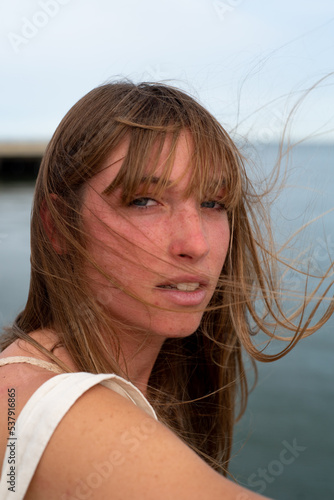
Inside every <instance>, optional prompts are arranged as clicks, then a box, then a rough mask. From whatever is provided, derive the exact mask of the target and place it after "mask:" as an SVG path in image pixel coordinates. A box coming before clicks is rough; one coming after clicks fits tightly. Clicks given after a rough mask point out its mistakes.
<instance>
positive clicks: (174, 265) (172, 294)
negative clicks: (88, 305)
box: [82, 132, 230, 338]
mask: <svg viewBox="0 0 334 500" xmlns="http://www.w3.org/2000/svg"><path fill="white" fill-rule="evenodd" d="M191 148H192V140H191V136H190V134H189V133H188V132H183V133H182V134H181V136H180V139H179V141H178V144H177V148H176V154H175V161H174V163H173V169H172V173H171V176H170V182H171V185H170V186H169V185H168V186H167V188H166V189H165V191H164V192H163V195H162V196H158V197H157V196H154V195H153V191H154V184H153V185H152V193H150V192H149V193H147V192H146V193H145V195H143V193H141V192H140V189H139V191H138V193H136V195H135V197H134V199H133V200H132V202H130V204H128V205H125V204H124V203H123V201H122V191H121V188H117V189H116V190H114V191H113V192H112V193H111V194H109V195H105V194H103V192H104V190H105V189H106V188H107V186H108V185H109V184H110V183H111V181H112V180H113V179H114V178H115V177H116V175H117V173H118V171H119V169H120V167H121V164H122V161H123V158H124V156H125V154H126V151H127V142H124V143H122V144H121V145H120V146H119V147H118V148H116V149H115V150H114V151H113V153H112V154H111V155H110V157H109V158H108V161H107V162H106V165H104V168H103V169H102V170H101V171H100V172H99V173H98V174H97V175H96V176H95V177H93V178H92V179H91V180H90V181H89V183H88V184H87V186H86V189H85V191H84V199H83V209H82V218H83V224H84V228H85V230H86V232H87V234H88V243H87V246H88V250H89V252H90V255H91V256H92V257H93V259H94V260H95V261H96V262H97V263H98V265H99V266H100V267H101V268H102V269H103V270H104V271H105V272H106V274H108V275H110V276H112V277H114V278H115V280H116V281H117V283H118V285H119V286H115V285H114V284H112V283H111V282H110V281H108V280H107V278H105V277H104V276H102V275H101V274H100V273H99V271H98V270H96V269H95V268H94V267H93V266H91V265H89V268H88V269H87V270H86V273H87V276H88V279H89V283H90V287H91V289H92V292H93V293H94V294H95V297H96V298H97V299H98V300H99V302H101V303H102V304H103V305H104V306H105V307H106V308H107V310H108V311H109V312H110V314H112V315H113V317H115V318H117V319H119V320H120V321H121V322H122V323H123V324H124V323H125V324H126V325H128V326H130V329H132V330H133V331H137V332H138V331H142V332H145V333H148V334H150V335H154V336H159V337H162V338H167V337H182V336H187V335H190V334H191V333H193V332H194V331H195V330H196V329H197V327H198V326H199V323H200V321H201V318H202V315H203V311H204V309H205V307H206V306H207V305H208V303H209V301H210V299H211V297H212V295H213V292H214V290H215V287H216V284H217V280H218V277H219V275H220V272H221V269H222V267H223V264H224V261H225V257H226V254H227V251H228V246H229V238H230V231H229V224H228V219H227V214H226V211H225V210H224V208H223V207H222V206H221V205H220V204H219V203H218V202H216V201H215V200H212V199H206V198H204V199H203V200H198V199H197V198H196V197H195V195H194V196H191V197H189V198H185V197H184V191H185V189H186V187H187V183H188V181H189V176H190V173H189V171H188V168H187V165H188V161H189V158H190V155H191ZM168 152H169V148H168V141H166V143H165V146H164V148H163V151H162V154H161V157H160V160H161V161H160V160H159V165H160V166H159V167H158V169H157V170H156V173H155V176H156V177H157V178H158V177H159V173H160V174H161V172H162V165H163V163H164V161H165V160H166V158H167V155H168ZM176 179H180V180H179V182H176V183H175V184H172V183H173V181H175V180H176ZM155 181H156V179H155ZM150 194H151V196H150ZM129 294H130V295H129ZM142 301H144V302H146V303H148V304H144V303H143V302H142ZM160 308H163V309H169V310H163V309H160Z"/></svg>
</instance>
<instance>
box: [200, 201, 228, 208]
mask: <svg viewBox="0 0 334 500" xmlns="http://www.w3.org/2000/svg"><path fill="white" fill-rule="evenodd" d="M201 207H202V208H213V209H217V210H226V207H225V205H224V203H221V202H219V201H215V200H209V201H203V202H202V203H201Z"/></svg>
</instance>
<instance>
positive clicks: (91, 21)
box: [0, 0, 334, 142]
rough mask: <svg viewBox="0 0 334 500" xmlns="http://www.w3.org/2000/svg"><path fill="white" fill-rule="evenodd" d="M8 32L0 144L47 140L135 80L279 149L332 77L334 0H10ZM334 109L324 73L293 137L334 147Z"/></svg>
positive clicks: (0, 10) (0, 15)
mask: <svg viewBox="0 0 334 500" xmlns="http://www.w3.org/2000/svg"><path fill="white" fill-rule="evenodd" d="M0 28H1V32H0V34H1V44H0V55H1V75H0V76H1V78H0V82H1V83H0V85H1V92H0V140H8V139H9V140H16V139H34V140H38V139H48V138H49V137H50V136H51V134H52V133H53V131H54V129H55V128H56V126H57V124H58V123H59V121H60V120H61V118H62V117H63V115H64V114H65V113H66V111H67V110H68V109H69V108H70V107H71V106H72V105H73V104H74V103H75V102H76V101H77V100H78V99H79V98H80V97H81V96H82V95H83V94H85V93H86V92H88V91H89V90H90V89H92V88H93V87H95V86H97V85H99V84H101V83H103V82H105V81H107V80H112V79H115V78H120V77H128V78H131V79H133V80H135V81H140V80H150V81H168V82H170V83H171V84H173V85H176V86H180V87H182V88H184V89H186V90H188V91H190V92H191V93H193V94H195V95H196V96H197V97H198V98H199V99H200V101H201V102H202V103H203V104H204V105H205V106H207V107H208V108H209V109H210V110H211V111H212V112H213V113H214V114H215V115H216V116H217V117H218V118H219V120H220V121H221V122H222V123H223V124H224V125H225V126H226V127H227V129H228V130H232V129H234V127H236V126H238V129H237V130H238V132H239V133H241V134H248V135H249V136H250V137H251V138H252V139H254V140H259V141H262V142H266V141H271V140H275V139H276V138H277V137H278V135H279V134H280V131H281V130H282V126H283V125H284V123H285V122H286V114H287V113H288V111H289V109H291V107H292V106H293V104H294V103H295V102H296V100H297V99H298V98H299V97H301V96H302V95H303V91H304V90H305V89H307V88H310V87H311V86H312V85H313V84H314V83H315V82H316V81H317V80H319V79H321V78H322V77H324V76H325V75H326V74H327V75H328V74H329V73H330V72H332V71H334V56H333V54H334V2H333V0H317V1H316V2H315V1H314V0H293V1H291V0H289V1H287V0H271V1H268V2H265V1H263V0H168V1H167V0H139V1H138V0H118V1H114V0H94V1H93V0H15V1H9V0H3V1H2V2H1V7H0ZM270 103H271V104H270ZM260 108H263V109H262V111H258V110H259V109H260ZM333 110H334V77H331V76H328V78H327V79H326V80H325V81H324V82H323V83H322V84H319V86H318V87H317V89H316V90H314V91H312V92H311V93H310V95H309V96H308V97H307V98H306V100H305V102H304V103H303V105H302V106H301V107H300V109H299V111H298V113H297V116H296V118H295V121H294V122H293V127H292V134H293V137H295V138H297V139H298V138H299V137H302V136H309V135H312V136H313V138H314V139H316V138H317V139H321V140H327V141H328V140H330V139H331V140H333V138H334V132H333V128H334V116H333V115H334V111H333ZM318 132H319V133H320V135H319V136H318V135H316V134H318Z"/></svg>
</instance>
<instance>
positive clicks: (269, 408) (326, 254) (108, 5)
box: [0, 0, 334, 500]
mask: <svg viewBox="0 0 334 500" xmlns="http://www.w3.org/2000/svg"><path fill="white" fill-rule="evenodd" d="M0 34H1V44H0V57H1V66H0V72H1V79H0V81H1V83H0V85H1V92H0V326H1V327H2V326H3V325H5V324H8V323H9V322H10V321H12V320H13V318H14V317H15V315H16V314H17V313H18V312H19V311H20V309H21V308H22V306H23V305H24V303H25V299H26V296H27V289H28V284H29V218H30V206H31V200H32V196H33V188H34V179H35V177H36V174H37V172H38V167H39V163H40V159H41V156H42V154H43V151H44V148H45V145H46V143H47V141H48V140H49V139H50V137H51V135H52V133H53V131H54V130H55V128H56V126H57V124H58V123H59V121H60V120H61V118H62V117H63V116H64V114H65V113H66V112H67V110H68V109H69V108H70V107H71V106H72V105H73V104H74V103H75V102H76V101H77V100H78V99H79V98H80V97H82V96H83V95H84V94H85V93H86V92H88V91H89V90H91V89H92V88H93V87H95V86H97V85H99V84H102V83H105V82H107V81H110V80H117V79H121V78H129V79H131V80H134V81H136V82H137V81H163V82H166V83H170V84H172V85H175V86H178V87H181V88H183V89H184V90H186V91H188V92H190V93H191V94H193V95H194V96H195V97H196V98H197V99H198V100H200V101H201V102H202V104H204V106H206V107H207V108H208V109H209V110H210V111H211V112H212V113H213V114H214V115H215V116H216V117H217V118H218V119H219V120H220V122H221V123H222V124H223V125H224V126H225V128H226V129H227V130H228V131H229V132H230V133H231V134H232V136H233V138H234V139H235V140H236V141H237V143H238V144H239V145H240V147H241V149H242V151H243V152H244V154H245V156H246V157H247V158H249V169H250V172H253V170H254V165H255V166H256V170H257V175H259V174H260V175H261V172H264V173H269V172H270V171H271V169H272V168H273V165H274V164H275V161H276V157H277V152H278V142H279V140H280V138H281V137H282V134H283V131H284V127H285V125H286V124H288V125H289V126H288V131H287V132H288V135H289V138H290V141H291V143H293V144H295V147H294V148H293V150H292V152H291V154H290V155H289V156H285V157H284V164H285V160H286V163H287V166H288V169H289V175H288V178H287V181H286V188H285V190H284V192H283V193H282V195H281V196H280V197H279V198H278V200H276V201H275V202H273V204H272V206H271V210H272V213H273V216H274V218H275V228H276V229H275V234H276V237H277V239H278V240H279V241H283V240H284V238H287V237H289V236H290V235H291V234H293V232H294V231H295V230H297V229H298V228H299V227H300V226H301V225H302V224H305V223H308V222H309V221H312V220H313V219H314V218H316V217H318V216H319V215H321V214H325V215H323V216H322V217H321V218H320V219H319V220H318V221H317V222H316V223H314V224H310V226H309V227H308V229H307V231H305V233H303V235H301V237H300V238H299V252H302V267H303V268H304V269H305V270H307V269H309V270H311V271H312V272H313V274H320V273H321V272H322V271H323V270H324V269H325V268H326V267H327V266H328V265H329V264H330V259H331V258H333V255H334V234H333V227H334V224H333V223H334V216H333V212H330V210H331V209H333V194H332V193H333V191H334V127H333V124H334V119H333V114H334V92H333V83H334V77H333V76H332V75H331V72H332V71H334V60H333V53H334V50H333V49H334V4H333V2H332V0H318V1H317V2H316V3H315V2H314V1H311V0H304V1H301V0H296V1H294V2H291V1H290V2H288V1H287V0H280V1H278V0H272V1H271V2H266V3H265V2H261V1H260V0H253V1H249V0H177V1H176V0H169V1H168V2H167V1H166V0H160V2H156V1H155V2H154V1H153V0H141V1H140V2H137V1H135V0H123V1H122V2H116V1H113V0H112V1H107V0H95V1H94V2H92V1H89V0H80V1H79V0H36V1H35V0H34V1H33V0H16V1H15V2H2V4H1V6H0ZM308 90H310V92H308ZM297 103H299V105H298V106H297V108H296V109H295V108H294V106H295V105H296V104H297ZM290 113H292V116H291V120H290V119H289V114H290ZM250 175H251V176H252V175H255V174H253V173H251V174H250ZM284 279H285V285H286V288H287V289H289V290H292V291H293V290H294V291H297V292H298V291H301V290H302V286H303V282H302V281H301V280H300V278H299V277H298V276H295V275H292V274H291V275H290V274H288V275H286V276H285V278H284ZM333 327H334V320H333V319H332V320H331V321H330V322H329V323H327V324H326V325H325V326H324V327H323V328H322V329H321V331H320V332H318V333H316V334H315V335H313V336H312V337H310V338H308V339H306V340H304V341H302V342H301V343H300V344H299V345H298V346H297V347H296V348H295V349H294V351H293V352H291V353H290V354H288V355H287V356H286V357H285V358H283V359H282V360H279V361H277V362H275V363H272V364H260V365H259V367H258V368H259V382H258V384H257V387H256V389H255V390H254V392H252V394H251V396H250V400H249V406H248V410H247V412H246V415H245V416H244V417H243V419H242V420H241V421H240V422H239V424H238V426H237V429H236V434H235V442H234V455H235V456H234V458H233V460H232V463H231V472H232V473H233V474H234V476H235V477H236V479H237V480H238V481H240V483H242V484H244V485H245V486H248V487H250V488H253V489H254V491H258V492H261V493H263V494H264V495H267V496H269V497H272V498H274V499H277V500H290V499H291V500H292V499H293V500H295V499H300V500H302V499H303V500H311V499H312V500H314V499H315V498H316V499H320V500H331V499H333V498H334V479H333V474H332V469H333V465H334V433H333V430H332V422H333V415H334V397H333V395H334V389H333V381H334V377H333V375H334V363H333V353H334V340H333Z"/></svg>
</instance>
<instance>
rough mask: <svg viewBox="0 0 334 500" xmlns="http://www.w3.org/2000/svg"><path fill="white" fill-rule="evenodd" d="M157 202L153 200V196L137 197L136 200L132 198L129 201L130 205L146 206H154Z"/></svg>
mask: <svg viewBox="0 0 334 500" xmlns="http://www.w3.org/2000/svg"><path fill="white" fill-rule="evenodd" d="M157 204H158V202H157V201H155V200H153V198H146V197H142V198H135V199H134V200H132V201H131V202H130V203H129V206H134V207H143V208H146V207H151V206H154V205H157Z"/></svg>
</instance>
